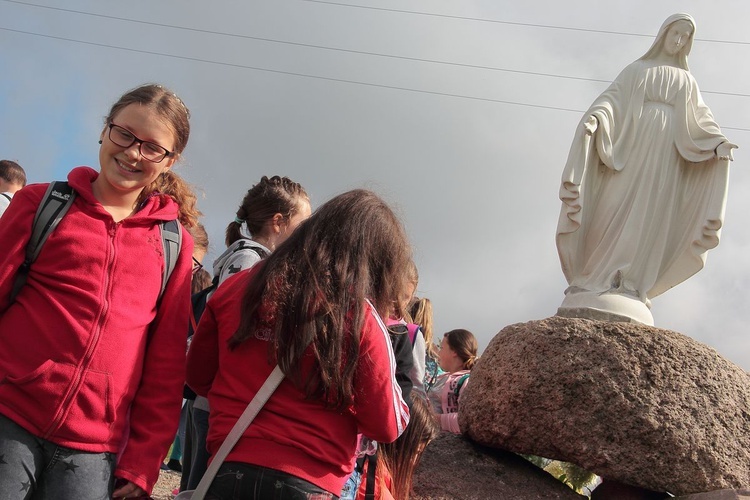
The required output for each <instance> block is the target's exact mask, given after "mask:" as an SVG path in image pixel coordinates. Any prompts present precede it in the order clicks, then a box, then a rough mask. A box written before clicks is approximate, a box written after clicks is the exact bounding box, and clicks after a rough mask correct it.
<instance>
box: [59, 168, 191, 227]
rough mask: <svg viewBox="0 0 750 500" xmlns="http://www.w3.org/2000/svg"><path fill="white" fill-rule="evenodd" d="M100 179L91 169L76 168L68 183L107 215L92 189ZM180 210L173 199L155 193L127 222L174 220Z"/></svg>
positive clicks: (82, 197)
mask: <svg viewBox="0 0 750 500" xmlns="http://www.w3.org/2000/svg"><path fill="white" fill-rule="evenodd" d="M98 177H99V172H97V171H96V170H94V169H93V168H91V167H85V166H83V167H76V168H74V169H73V170H71V171H70V173H69V174H68V182H69V183H70V185H71V186H72V187H73V189H75V190H76V193H77V195H78V196H79V197H80V198H81V199H83V200H85V201H86V203H88V204H90V205H93V206H94V207H95V208H96V210H97V211H100V212H103V213H106V210H104V207H102V205H101V203H99V200H97V199H96V197H95V196H94V190H93V188H92V183H93V182H94V181H95V180H96V179H97V178H98ZM179 209H180V207H179V205H178V204H177V202H176V201H174V200H173V199H172V197H170V196H168V195H165V194H161V193H153V194H152V195H151V196H149V197H148V198H147V199H146V201H145V202H144V203H142V206H141V207H140V208H139V209H138V211H137V212H136V213H134V214H133V215H132V216H130V217H128V219H126V220H132V221H137V220H138V221H140V220H142V221H147V222H153V221H163V220H173V219H176V218H177V216H178V215H179ZM107 215H109V214H107Z"/></svg>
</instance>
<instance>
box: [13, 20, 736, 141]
mask: <svg viewBox="0 0 750 500" xmlns="http://www.w3.org/2000/svg"><path fill="white" fill-rule="evenodd" d="M0 30H4V31H10V32H13V33H21V34H24V35H31V36H38V37H42V38H50V39H53V40H62V41H66V42H73V43H80V44H84V45H92V46H95V47H104V48H108V49H116V50H124V51H127V52H135V53H139V54H149V55H155V56H162V57H171V58H174V59H181V60H185V61H193V62H201V63H206V64H214V65H218V66H227V67H232V68H241V69H250V70H255V71H263V72H267V73H275V74H281V75H290V76H299V77H303V78H312V79H317V80H324V81H329V82H337V83H348V84H351V85H362V86H366V87H374V88H382V89H390V90H400V91H403V92H412V93H418V94H426V95H436V96H442V97H455V98H458V99H467V100H472V101H485V102H493V103H498V104H509V105H513V106H524V107H529V108H537V109H551V110H555V111H567V112H570V113H577V114H582V113H584V112H585V111H584V110H580V109H571V108H562V107H557V106H545V105H543V104H532V103H524V102H517V101H507V100H502V99H491V98H486V97H475V96H468V95H463V94H452V93H448V92H436V91H431V90H421V89H413V88H409V87H398V86H395V85H385V84H379V83H372V82H361V81H357V80H346V79H343V78H332V77H326V76H319V75H310V74H306V73H296V72H293V71H282V70H276V69H269V68H262V67H259V66H249V65H245V64H237V63H228V62H221V61H214V60H211V59H202V58H198V57H190V56H181V55H175V54H167V53H165V52H156V51H150V50H142V49H133V48H130V47H121V46H117V45H111V44H106V43H99V42H89V41H84V40H76V39H73V38H65V37H60V36H54V35H46V34H42V33H34V32H31V31H24V30H17V29H12V28H5V27H3V26H0ZM722 128H724V129H728V130H741V131H746V132H750V128H747V129H746V128H737V127H722Z"/></svg>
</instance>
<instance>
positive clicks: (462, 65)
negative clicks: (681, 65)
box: [2, 0, 750, 97]
mask: <svg viewBox="0 0 750 500" xmlns="http://www.w3.org/2000/svg"><path fill="white" fill-rule="evenodd" d="M2 1H4V2H7V3H15V4H19V5H26V6H32V7H38V8H42V9H49V10H56V11H61V12H68V13H73V14H81V15H86V16H92V17H100V18H104V19H113V20H118V21H125V22H131V23H138V24H144V25H148V26H156V27H160V28H172V29H177V30H183V31H192V32H195V33H205V34H211V35H219V36H227V37H233V38H240V39H245V40H256V41H262V42H269V43H278V44H284V45H292V46H297V47H307V48H313V49H321V50H330V51H336V52H344V53H349V54H359V55H367V56H375V57H384V58H390V59H401V60H405V61H416V62H425V63H430V64H440V65H444V66H455V67H460V68H472V69H481V70H488V71H501V72H506V73H515V74H522V75H531V76H543V77H548V78H561V79H566V80H578V81H585V82H595V83H605V84H609V83H611V80H603V79H600V78H586V77H580V76H569V75H560V74H555V73H543V72H538V71H523V70H516V69H508V68H498V67H495V66H484V65H478V64H468V63H457V62H451V61H441V60H438V59H425V58H420V57H409V56H401V55H394V54H384V53H380V52H369V51H363V50H353V49H344V48H341V47H330V46H326V45H315V44H309V43H302V42H291V41H288V40H279V39H275V38H266V37H258V36H251V35H240V34H237V33H228V32H223V31H213V30H207V29H201V28H191V27H187V26H177V25H173V24H165V23H157V22H153V21H143V20H140V19H131V18H124V17H118V16H111V15H106V14H96V13H92V12H86V11H81V10H74V9H65V8H62V7H51V6H48V5H38V4H33V3H28V2H20V1H18V0H2ZM302 1H307V2H318V3H331V4H333V5H341V6H350V7H359V6H352V5H347V4H339V3H336V2H324V1H319V0H302ZM373 9H379V8H377V7H373ZM380 10H382V9H380ZM386 10H389V9H386ZM408 12H410V11H408ZM435 15H440V14H435ZM493 22H498V23H507V24H519V25H523V26H535V27H544V28H557V29H570V30H577V31H592V32H597V33H612V34H619V35H625V34H628V33H618V32H614V31H597V30H585V29H580V28H566V27H560V26H544V25H533V24H525V23H511V22H507V21H493ZM630 35H632V36H650V37H651V38H653V36H651V35H638V34H632V33H631V34H630ZM727 43H733V42H727ZM701 92H702V93H704V94H717V95H726V96H734V97H750V94H742V93H738V92H716V91H711V90H702V91H701Z"/></svg>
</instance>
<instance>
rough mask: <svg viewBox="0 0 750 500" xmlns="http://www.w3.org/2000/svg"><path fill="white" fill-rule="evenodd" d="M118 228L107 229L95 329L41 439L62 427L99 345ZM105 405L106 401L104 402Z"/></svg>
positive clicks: (117, 225) (113, 223)
mask: <svg viewBox="0 0 750 500" xmlns="http://www.w3.org/2000/svg"><path fill="white" fill-rule="evenodd" d="M119 226H120V223H119V222H118V223H115V222H112V224H111V226H110V228H109V229H108V233H109V248H110V252H109V259H108V262H107V266H106V268H105V269H104V281H103V282H104V286H103V287H102V289H103V290H104V293H103V296H102V297H101V299H102V302H101V307H100V310H99V316H98V320H97V322H96V324H95V328H94V331H93V335H92V336H91V340H90V341H89V343H88V345H87V346H86V352H85V354H84V356H83V359H82V360H81V363H80V364H79V365H78V368H76V371H75V373H74V374H73V378H72V380H71V384H70V385H69V386H68V392H67V394H66V395H65V398H64V399H63V402H62V403H61V404H60V406H59V407H58V409H57V412H56V413H55V418H54V419H53V420H52V422H51V423H50V425H49V426H48V427H47V432H45V433H44V435H43V436H42V439H49V437H50V436H52V434H54V433H55V432H57V431H58V430H59V429H60V427H61V426H62V424H63V422H64V420H65V417H66V416H67V414H68V413H69V411H70V408H71V406H72V405H73V401H74V399H75V397H76V396H77V395H78V392H79V391H80V390H81V384H82V383H83V378H84V374H85V373H86V372H87V371H88V368H89V365H90V364H91V360H92V359H93V357H94V353H95V352H96V347H97V346H98V345H99V338H100V337H101V333H102V328H103V326H104V323H105V322H106V321H107V311H108V310H109V300H108V299H109V296H110V293H109V292H110V290H109V287H110V276H111V275H112V270H113V267H114V262H115V234H116V233H117V228H118V227H119ZM105 404H106V401H105Z"/></svg>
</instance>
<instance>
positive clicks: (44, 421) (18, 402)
mask: <svg viewBox="0 0 750 500" xmlns="http://www.w3.org/2000/svg"><path fill="white" fill-rule="evenodd" d="M97 176H98V173H97V172H95V171H94V170H92V169H90V168H88V167H79V168H76V169H74V170H73V171H72V172H71V173H70V174H69V176H68V181H69V182H70V184H71V186H72V187H73V188H74V189H75V190H76V192H77V197H76V199H75V202H74V203H73V205H72V206H71V207H70V210H69V211H68V213H67V214H66V215H65V217H63V219H62V221H61V222H60V224H59V225H58V227H57V228H56V229H55V230H54V231H52V232H51V233H50V235H49V238H48V239H47V242H46V243H45V244H44V246H43V248H42V250H41V252H40V254H39V257H38V258H37V260H36V261H35V262H34V264H33V265H32V267H31V271H30V273H29V276H28V280H27V282H26V284H25V285H24V287H23V288H22V289H21V291H20V293H19V295H18V297H17V298H16V300H15V301H14V302H13V303H10V302H9V294H10V290H11V288H12V285H13V281H14V276H15V274H16V271H17V270H18V268H19V266H20V265H21V263H22V262H23V260H24V252H25V247H26V243H27V242H28V240H29V236H30V232H31V226H32V220H33V218H34V214H35V212H36V209H37V206H38V205H39V203H40V201H41V199H42V196H43V194H44V192H45V189H46V187H47V186H46V185H42V184H35V185H30V186H28V187H26V188H25V189H22V190H21V191H19V192H18V193H16V195H15V198H14V200H13V203H12V205H11V207H10V208H9V209H8V210H7V211H6V212H5V214H4V215H3V217H2V218H1V219H0V240H2V241H3V251H2V253H0V413H2V414H3V415H5V416H6V417H8V418H10V419H11V420H13V421H14V422H16V423H17V424H18V425H20V426H22V427H23V428H25V429H26V430H27V431H29V432H30V433H32V434H34V435H36V436H39V437H41V438H43V439H47V440H49V441H51V442H53V443H56V444H59V445H62V446H66V447H70V448H74V449H77V450H83V451H89V452H95V453H101V452H112V453H117V452H118V451H122V454H121V456H120V458H119V460H118V464H117V469H116V471H115V474H116V475H117V476H118V477H122V478H124V479H127V480H129V481H132V482H133V483H135V484H136V485H138V486H140V487H141V488H144V489H145V490H146V491H151V488H152V487H153V485H154V483H155V482H156V480H157V478H158V474H159V465H160V463H161V461H162V459H163V457H164V455H165V454H166V452H167V449H168V447H169V444H170V443H171V442H172V440H173V439H174V434H175V430H176V426H177V422H178V419H179V412H180V403H181V394H182V384H183V380H184V364H185V354H184V353H185V343H186V339H185V332H186V331H187V328H188V314H189V309H188V305H189V296H190V279H191V271H190V269H191V267H192V260H191V256H192V247H193V245H192V239H191V237H190V235H189V234H188V233H187V232H186V231H185V230H184V229H183V231H182V237H183V244H182V249H181V252H180V255H179V258H178V260H177V265H176V267H175V269H174V271H173V273H172V276H171V279H170V281H169V283H168V285H167V288H166V290H165V291H164V295H163V296H162V298H161V302H160V303H159V304H158V307H157V298H158V295H159V291H160V288H161V280H162V272H163V267H164V259H163V257H162V241H161V237H160V234H159V228H158V226H157V223H158V222H159V221H161V220H170V219H174V218H175V217H176V216H177V213H178V207H177V204H176V203H175V202H174V201H173V200H172V199H171V198H169V197H167V196H158V195H156V196H152V197H151V198H150V199H148V200H147V201H146V203H145V205H144V206H143V207H142V209H141V210H139V211H138V212H137V213H136V214H134V215H132V216H131V217H128V218H127V219H124V220H123V221H121V222H119V223H115V222H114V220H113V219H112V217H111V216H110V215H109V214H108V213H107V212H106V211H105V210H104V209H103V207H102V206H101V205H100V204H99V203H98V202H97V201H96V199H95V198H94V195H93V192H92V189H91V183H92V182H93V181H94V179H96V177H97Z"/></svg>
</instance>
